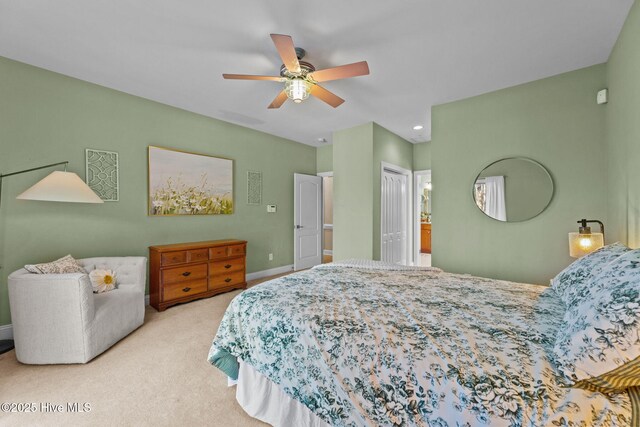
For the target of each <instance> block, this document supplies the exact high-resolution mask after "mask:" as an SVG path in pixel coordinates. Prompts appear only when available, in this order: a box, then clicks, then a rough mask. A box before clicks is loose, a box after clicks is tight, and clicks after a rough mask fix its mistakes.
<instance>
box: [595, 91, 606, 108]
mask: <svg viewBox="0 0 640 427" xmlns="http://www.w3.org/2000/svg"><path fill="white" fill-rule="evenodd" d="M596 101H597V102H598V105H602V104H606V103H607V102H609V89H602V90H601V91H599V92H598V96H597V97H596Z"/></svg>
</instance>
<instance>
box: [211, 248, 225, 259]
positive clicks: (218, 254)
mask: <svg viewBox="0 0 640 427" xmlns="http://www.w3.org/2000/svg"><path fill="white" fill-rule="evenodd" d="M227 248H228V246H217V247H215V248H209V259H220V258H226V257H227Z"/></svg>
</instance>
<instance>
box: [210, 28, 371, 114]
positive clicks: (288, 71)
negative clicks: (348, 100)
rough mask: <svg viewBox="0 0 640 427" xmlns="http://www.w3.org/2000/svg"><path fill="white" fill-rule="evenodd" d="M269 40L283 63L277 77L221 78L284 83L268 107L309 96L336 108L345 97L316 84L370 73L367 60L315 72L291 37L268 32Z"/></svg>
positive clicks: (237, 76) (275, 106)
mask: <svg viewBox="0 0 640 427" xmlns="http://www.w3.org/2000/svg"><path fill="white" fill-rule="evenodd" d="M271 39H272V40H273V43H274V44H275V46H276V49H277V50H278V53H279V54H280V58H281V59H282V62H283V64H282V66H281V67H280V76H257V75H246V74H223V75H222V77H223V78H225V79H232V80H270V81H277V82H281V83H282V82H284V89H283V90H282V91H281V92H280V93H279V94H278V96H276V98H275V99H274V100H273V101H272V102H271V104H270V105H269V108H280V106H282V104H284V102H285V101H286V100H287V99H291V100H292V101H293V102H294V103H296V104H300V103H301V102H302V101H304V100H305V99H307V98H308V97H309V95H312V96H315V97H316V98H319V99H320V100H322V101H324V102H326V103H327V104H329V105H331V106H332V107H333V108H336V107H338V106H339V105H341V104H342V103H343V102H344V99H342V98H340V97H339V96H337V95H335V94H333V93H332V92H330V91H328V90H327V89H325V88H323V87H322V86H320V85H319V84H318V83H319V82H325V81H330V80H339V79H346V78H349V77H357V76H364V75H367V74H369V65H368V64H367V62H366V61H361V62H356V63H353V64H347V65H341V66H339V67H333V68H327V69H325V70H319V71H316V68H315V67H314V66H313V64H311V63H309V62H306V61H301V59H302V58H303V57H304V55H305V53H306V52H305V51H304V49H302V48H299V47H294V45H293V39H292V38H291V36H287V35H283V34H271Z"/></svg>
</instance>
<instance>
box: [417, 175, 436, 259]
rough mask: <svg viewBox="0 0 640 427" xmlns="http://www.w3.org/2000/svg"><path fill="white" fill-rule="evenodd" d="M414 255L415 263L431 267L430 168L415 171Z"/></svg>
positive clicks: (431, 187) (431, 186)
mask: <svg viewBox="0 0 640 427" xmlns="http://www.w3.org/2000/svg"><path fill="white" fill-rule="evenodd" d="M413 176H414V187H415V189H416V191H415V199H414V204H415V211H414V212H415V216H414V224H415V227H414V240H413V241H414V242H415V245H414V257H413V259H414V260H415V264H416V265H419V266H422V267H431V252H432V249H431V212H432V206H431V200H432V195H431V191H432V189H433V185H432V184H431V170H422V171H415V172H414V173H413Z"/></svg>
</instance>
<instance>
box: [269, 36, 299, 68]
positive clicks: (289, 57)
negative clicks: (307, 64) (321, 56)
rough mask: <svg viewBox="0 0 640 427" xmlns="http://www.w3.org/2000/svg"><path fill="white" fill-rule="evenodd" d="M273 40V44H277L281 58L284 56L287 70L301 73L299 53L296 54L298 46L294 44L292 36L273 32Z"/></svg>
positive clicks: (283, 59)
mask: <svg viewBox="0 0 640 427" xmlns="http://www.w3.org/2000/svg"><path fill="white" fill-rule="evenodd" d="M271 40H273V44H275V45H276V49H278V53H279V54H280V58H282V63H283V64H284V66H285V67H287V70H289V71H291V72H292V73H299V72H300V62H298V55H297V54H296V48H295V46H294V45H293V39H292V38H291V36H286V35H284V34H271Z"/></svg>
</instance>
